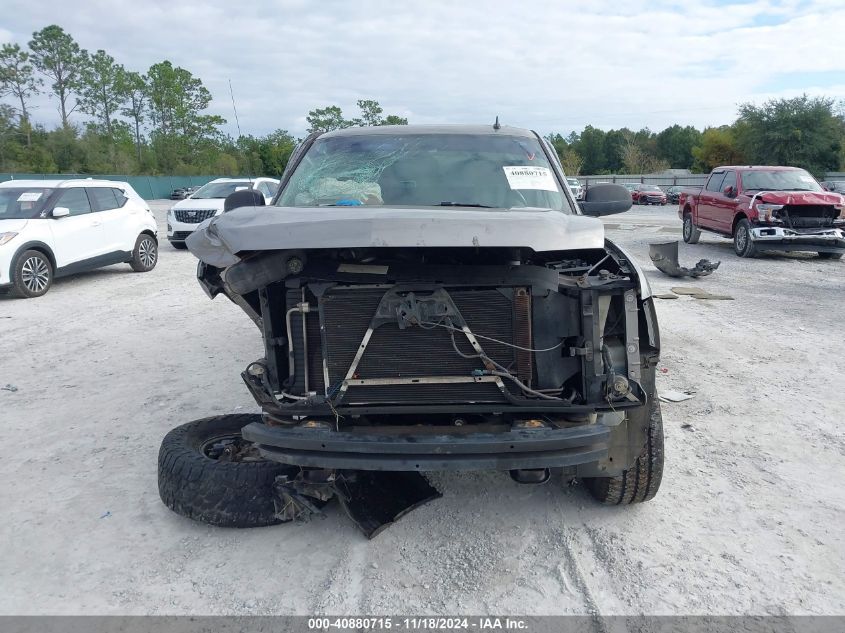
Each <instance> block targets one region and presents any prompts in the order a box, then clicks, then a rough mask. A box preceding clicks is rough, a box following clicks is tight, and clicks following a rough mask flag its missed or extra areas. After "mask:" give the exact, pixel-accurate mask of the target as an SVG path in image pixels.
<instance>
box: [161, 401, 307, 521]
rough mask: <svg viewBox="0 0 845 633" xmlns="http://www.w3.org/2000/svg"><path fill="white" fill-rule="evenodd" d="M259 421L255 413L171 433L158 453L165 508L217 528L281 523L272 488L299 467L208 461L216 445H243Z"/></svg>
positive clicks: (204, 421)
mask: <svg viewBox="0 0 845 633" xmlns="http://www.w3.org/2000/svg"><path fill="white" fill-rule="evenodd" d="M260 421H261V416H260V415H255V414H233V415H218V416H214V417H211V418H203V419H201V420H196V421H194V422H189V423H188V424H183V425H182V426H178V427H176V428H175V429H173V430H172V431H170V433H168V434H167V435H166V436H165V437H164V440H163V441H162V443H161V449H159V452H158V493H159V496H160V497H161V500H162V501H163V502H164V505H166V506H167V507H168V508H170V509H171V510H173V511H174V512H175V513H176V514H180V515H182V516H184V517H187V518H189V519H194V520H196V521H202V522H203V523H208V524H209V525H216V526H218V527H234V528H248V527H263V526H265V525H274V524H276V523H281V521H280V520H279V519H277V518H276V516H275V513H276V509H275V504H274V491H273V483H274V481H275V479H276V477H277V476H278V475H284V474H291V475H292V474H295V473H296V472H298V471H299V468H298V467H296V466H288V465H285V464H279V463H277V462H272V461H265V460H260V459H254V461H222V460H219V459H216V458H214V457H211V456H209V454H212V455H213V454H215V452H216V451H215V448H214V447H215V445H217V446H219V445H220V444H219V443H220V442H225V441H230V440H231V441H236V442H237V441H239V440H240V438H241V429H242V428H243V427H244V426H246V425H247V424H249V423H251V422H260ZM251 459H252V458H251Z"/></svg>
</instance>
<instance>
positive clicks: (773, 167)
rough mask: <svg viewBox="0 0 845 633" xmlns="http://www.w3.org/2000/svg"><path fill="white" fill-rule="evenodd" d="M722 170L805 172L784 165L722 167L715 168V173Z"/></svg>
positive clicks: (799, 168) (798, 168)
mask: <svg viewBox="0 0 845 633" xmlns="http://www.w3.org/2000/svg"><path fill="white" fill-rule="evenodd" d="M720 169H733V170H735V171H755V170H757V171H798V170H803V168H801V167H787V166H784V165H722V166H721V167H714V168H713V171H718V170H720Z"/></svg>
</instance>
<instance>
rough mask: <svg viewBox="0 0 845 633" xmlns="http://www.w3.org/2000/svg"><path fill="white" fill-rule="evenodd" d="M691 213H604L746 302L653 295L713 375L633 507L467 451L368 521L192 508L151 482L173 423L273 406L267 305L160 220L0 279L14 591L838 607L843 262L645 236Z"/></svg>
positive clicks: (666, 334)
mask: <svg viewBox="0 0 845 633" xmlns="http://www.w3.org/2000/svg"><path fill="white" fill-rule="evenodd" d="M153 206H154V208H155V209H156V212H157V216H158V218H159V221H160V223H161V222H163V217H164V212H165V210H166V209H167V207H168V206H169V205H168V203H167V202H164V201H162V202H157V203H154V205H153ZM673 210H674V209H673V208H670V207H664V208H662V209H661V208H649V209H645V210H644V209H637V208H635V210H633V211H631V212H628V213H627V214H622V215H618V216H610V217H608V218H606V224H607V225H608V227H609V231H608V234H609V236H610V237H611V238H612V239H614V240H617V241H618V242H619V243H620V244H621V245H622V246H623V247H626V248H628V249H630V251H631V252H632V253H633V254H634V255H635V256H636V257H637V258H638V259H639V260H640V262H642V263H643V265H644V267H645V268H646V270H647V271H648V276H649V278H650V280H651V283H652V286H653V288H654V290H655V292H658V293H659V292H665V291H667V290H668V289H669V288H670V287H672V286H678V285H696V286H700V287H703V288H706V289H708V290H711V291H713V292H716V293H720V294H728V295H731V296H733V297H734V298H735V300H734V301H704V300H698V299H692V298H689V297H683V298H679V299H677V300H659V301H658V302H657V304H658V310H659V316H660V325H661V331H662V340H663V350H664V351H663V357H662V362H661V364H660V368H661V371H660V373H659V382H658V386H659V388H662V389H664V390H665V389H675V390H686V389H691V390H695V397H694V398H693V399H691V400H688V401H686V402H683V403H679V404H668V403H667V404H664V405H663V414H664V420H665V425H666V429H665V433H666V446H667V448H666V456H667V457H666V459H667V463H666V471H665V475H664V479H663V486H662V488H661V491H660V493H659V494H658V496H657V497H656V498H655V499H654V500H653V501H652V502H650V503H647V504H644V505H642V506H638V507H630V508H616V507H612V508H607V507H603V506H599V505H598V504H596V503H595V502H593V501H592V500H591V499H590V497H589V496H588V495H587V493H586V491H585V490H584V489H583V488H582V487H581V486H579V485H576V486H573V487H569V488H566V489H564V488H563V487H562V486H561V484H560V481H559V480H558V481H556V480H554V479H553V480H552V481H551V482H550V483H548V484H546V485H544V486H519V485H517V484H515V483H513V482H512V481H511V480H510V479H509V477H508V476H507V474H505V473H496V472H478V473H464V474H453V473H448V474H435V475H432V476H431V479H432V481H433V482H434V483H435V484H436V485H437V486H438V487H439V488H440V489H441V490H442V492H443V498H442V499H439V500H437V501H435V502H433V503H431V504H429V505H427V506H425V507H423V508H421V509H418V510H416V511H414V512H413V513H411V514H409V515H408V516H406V517H405V518H403V519H402V520H401V521H400V522H399V523H397V524H396V525H394V526H392V527H390V528H389V529H388V530H386V531H385V532H383V533H382V534H381V535H379V536H378V537H377V538H376V539H375V540H373V541H367V540H366V539H365V538H364V537H363V536H362V535H361V534H360V533H359V532H358V531H357V530H356V528H355V527H354V526H353V525H352V524H351V522H350V521H349V520H348V519H347V518H346V517H345V515H344V514H343V513H342V512H341V510H340V509H339V508H338V507H337V506H334V505H333V506H330V507H329V508H328V512H327V516H326V518H324V519H317V520H314V521H311V522H310V523H307V524H296V525H283V526H276V527H271V528H262V529H254V530H244V531H236V530H227V529H216V528H210V527H206V526H204V525H200V524H198V523H193V522H191V521H189V520H187V519H183V518H182V517H179V516H177V515H176V514H174V513H172V512H171V511H169V510H168V509H167V508H165V507H164V505H162V503H161V502H160V500H159V498H158V491H157V487H156V456H157V452H158V447H159V442H160V441H161V438H162V437H163V436H164V434H165V433H166V432H167V431H168V430H170V428H171V427H173V426H175V425H178V424H181V423H183V422H186V421H189V420H192V419H194V418H198V417H202V416H206V415H211V414H216V413H226V412H235V411H253V410H256V407H255V405H254V403H253V400H252V398H251V397H250V396H249V394H248V393H247V391H246V389H245V388H244V386H243V384H242V383H241V380H240V377H239V374H240V372H241V371H242V370H243V368H244V367H245V366H246V364H247V363H248V362H249V361H251V360H253V359H254V358H257V357H259V356H260V355H261V353H262V345H261V339H260V337H259V333H258V331H257V329H256V328H255V327H254V326H253V325H252V323H251V322H250V321H249V319H248V318H247V317H246V316H245V315H244V314H243V313H242V312H241V311H240V310H239V309H237V308H236V307H234V306H233V305H231V304H230V303H229V302H228V301H226V300H225V299H223V298H220V299H218V300H216V301H213V302H212V301H209V300H208V299H207V297H206V296H205V295H204V294H203V293H202V291H201V290H200V288H199V286H198V285H197V283H196V280H195V278H194V273H195V267H196V260H195V259H194V257H193V256H192V255H191V254H190V253H188V252H186V251H176V250H174V249H173V248H171V247H170V245H169V244H168V243H167V242H166V241H164V243H163V244H162V247H161V256H160V261H159V265H158V267H157V268H156V269H155V270H154V271H153V272H151V273H149V274H134V273H132V272H130V270H129V267H128V266H126V265H121V266H113V267H110V268H106V269H103V270H100V271H96V272H91V273H88V274H83V275H78V276H75V277H72V278H69V279H63V280H59V281H57V282H56V284H55V286H54V287H53V289H52V290H51V291H50V292H49V293H48V294H47V295H46V296H45V297H43V298H41V299H36V300H27V301H23V300H13V299H8V298H5V297H4V298H0V359H2V361H0V387H2V386H3V385H6V384H7V383H8V384H10V385H13V386H14V387H16V388H17V391H9V390H0V420H2V423H0V428H1V429H2V437H3V440H4V441H3V448H4V455H3V457H2V459H0V478H2V481H3V484H2V487H0V507H2V509H3V520H2V521H0V542H2V543H3V545H4V547H3V551H2V554H0V563H1V564H0V586H1V587H3V591H2V592H0V614H246V613H254V614H309V613H338V614H358V613H375V614H379V613H392V614H399V613H409V612H410V613H443V614H459V613H467V614H478V613H489V612H495V613H519V614H570V613H580V614H583V613H595V612H598V613H602V614H639V613H646V614H843V613H845V575H843V574H842V570H843V569H845V543H843V536H844V535H845V530H843V529H842V526H843V524H845V486H843V485H842V482H843V478H845V429H843V422H845V401H844V400H843V392H842V386H843V385H845V336H843V323H845V314H844V313H843V308H845V301H843V296H845V261H836V262H830V261H821V260H818V259H817V258H814V257H809V256H806V257H805V256H770V257H766V258H764V259H756V260H742V259H739V258H737V257H735V256H734V254H733V252H732V250H731V246H730V243H729V242H728V241H727V240H723V239H721V238H716V237H713V236H707V235H705V237H703V239H702V242H701V243H700V244H699V245H697V246H687V245H683V244H682V246H681V260H682V262H685V263H688V264H693V263H695V261H697V260H698V259H699V258H702V257H706V258H709V259H721V260H722V266H721V268H720V269H719V270H718V271H717V272H716V273H715V274H713V275H712V277H709V278H707V279H702V280H697V281H696V282H695V283H694V284H692V283H686V284H685V283H684V282H682V281H678V280H672V279H669V278H668V277H665V276H663V275H662V274H661V273H659V272H657V271H656V270H655V269H654V267H653V266H652V265H651V262H650V261H649V260H648V256H647V248H648V246H647V245H648V242H650V241H659V240H670V239H671V240H674V239H680V221H679V220H678V219H677V217H675V215H674V213H673ZM162 228H163V225H162ZM160 235H162V236H163V235H164V232H163V230H162V232H161V233H160Z"/></svg>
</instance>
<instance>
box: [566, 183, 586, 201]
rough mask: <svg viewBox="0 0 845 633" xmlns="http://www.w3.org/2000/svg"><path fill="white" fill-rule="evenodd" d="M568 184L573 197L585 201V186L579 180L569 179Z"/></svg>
mask: <svg viewBox="0 0 845 633" xmlns="http://www.w3.org/2000/svg"><path fill="white" fill-rule="evenodd" d="M566 184H567V185H568V186H569V191H571V192H572V197H573V198H575V199H576V200H583V199H584V186H583V185H582V184H581V181H580V180H578V179H577V178H567V179H566Z"/></svg>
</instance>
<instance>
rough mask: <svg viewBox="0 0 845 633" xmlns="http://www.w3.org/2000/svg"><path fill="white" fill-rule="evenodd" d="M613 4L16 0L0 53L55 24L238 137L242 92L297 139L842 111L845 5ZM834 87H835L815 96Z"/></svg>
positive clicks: (823, 0)
mask: <svg viewBox="0 0 845 633" xmlns="http://www.w3.org/2000/svg"><path fill="white" fill-rule="evenodd" d="M618 4H621V3H617V2H614V1H613V0H598V1H596V2H589V1H586V0H574V1H569V2H556V1H554V0H534V1H533V2H530V3H513V2H495V1H494V2H490V1H488V2H481V1H477V0H476V1H464V2H456V1H455V0H430V1H429V2H425V3H417V4H416V5H413V6H411V5H406V4H405V3H399V2H394V1H390V2H388V1H384V0H361V1H359V2H355V3H345V2H339V1H324V2H321V3H311V2H307V1H305V0H287V1H284V2H266V1H264V2H261V1H259V2H252V3H229V2H224V1H223V0H212V1H209V2H205V3H200V2H191V1H190V0H187V1H183V2H180V3H174V2H164V1H163V0H153V1H150V2H145V3H136V2H131V1H129V0H114V1H106V0H102V1H84V0H81V1H80V2H78V3H76V4H75V6H74V11H72V12H71V11H68V12H66V13H63V14H58V15H55V16H52V17H49V18H45V12H44V11H43V7H38V6H37V5H36V3H31V2H26V1H24V0H12V1H11V2H9V1H7V3H6V5H7V6H6V8H5V10H4V15H5V20H4V22H5V23H6V24H5V25H4V28H5V31H4V30H0V39H2V40H9V39H11V40H14V41H18V42H20V43H22V44H24V43H25V42H26V41H28V39H29V37H30V34H31V32H32V31H33V30H36V29H39V28H41V27H42V26H45V25H46V24H48V23H50V22H57V23H59V24H61V25H62V26H63V27H64V28H65V29H66V30H68V31H69V32H70V33H71V34H72V35H73V36H74V37H75V38H76V39H77V40H78V41H79V43H80V44H81V45H82V46H83V47H85V48H88V49H89V50H94V49H97V48H104V49H106V50H107V51H108V52H109V53H111V54H112V55H113V56H114V57H115V58H117V59H118V60H119V61H120V62H122V63H123V64H124V65H126V66H127V67H128V68H132V69H136V70H144V69H146V68H148V67H149V66H150V65H151V64H153V63H155V62H158V61H161V60H162V59H170V60H171V61H172V62H173V63H175V64H177V65H180V66H183V67H185V68H187V69H188V70H190V71H192V72H193V73H194V74H195V75H197V76H199V77H200V78H201V79H202V80H203V81H204V82H205V84H206V86H207V87H208V88H209V89H210V90H211V91H212V94H213V95H214V97H215V100H214V103H213V108H212V109H213V111H214V112H215V113H219V114H221V115H223V116H224V117H226V118H227V119H229V121H230V124H229V125H228V126H227V129H228V131H230V132H231V133H234V132H235V127H234V117H233V116H232V111H231V101H230V98H229V94H228V80H229V79H230V78H231V80H232V84H233V87H234V90H235V96H236V98H237V102H238V113H239V115H240V120H241V127H242V129H243V130H244V132H251V133H265V132H269V131H271V130H273V129H275V128H286V129H289V130H290V131H291V132H293V133H296V134H301V133H303V132H304V128H305V119H304V117H305V114H306V113H307V112H308V111H309V110H311V109H313V108H315V107H321V106H324V105H329V104H338V105H341V106H342V107H343V108H344V110H345V111H346V112H347V114H348V115H351V114H353V113H354V110H355V108H354V104H355V101H356V100H357V99H360V98H375V99H378V100H379V101H380V102H381V104H382V106H383V107H384V108H385V111H386V112H388V113H399V114H402V115H403V116H407V117H408V118H409V119H410V120H411V121H412V122H419V123H425V122H487V121H492V120H493V118H494V117H495V116H496V115H497V114H498V115H499V116H500V117H501V119H502V121H503V122H507V123H510V124H515V125H524V126H528V127H533V128H535V129H537V130H538V131H540V132H543V133H545V132H548V131H552V130H558V131H563V132H565V131H568V130H570V129H580V128H582V127H583V126H584V125H586V124H588V123H592V124H594V125H599V126H602V127H620V126H623V125H626V126H628V127H632V128H639V127H643V126H648V127H650V128H652V129H661V128H663V127H665V126H666V125H670V124H672V123H676V122H677V123H681V124H693V125H697V126H703V125H711V124H721V123H727V122H730V121H731V120H732V119H733V118H734V116H735V113H736V105H737V104H738V103H741V102H745V101H753V100H760V99H762V98H764V97H770V96H779V95H781V94H784V95H786V94H794V93H796V92H797V93H800V92H802V90H807V91H808V92H811V93H825V94H830V95H831V96H838V97H845V94H843V89H842V84H843V83H845V57H843V56H842V55H841V44H840V42H841V37H842V33H845V6H843V5H842V4H841V2H837V1H835V0H810V1H809V2H803V1H799V0H787V1H783V2H778V1H776V0H752V1H751V2H742V3H737V4H731V5H723V6H713V5H711V4H709V3H707V5H705V4H704V3H699V2H693V1H683V2H682V1H680V0H649V1H646V0H633V1H632V2H626V3H625V4H624V7H618V6H617V5H618ZM708 5H709V6H708ZM822 71H823V72H827V73H832V74H834V75H837V74H838V78H836V79H835V80H834V81H833V82H832V85H830V86H825V85H821V86H820V85H819V80H818V77H817V73H818V72H822ZM786 73H789V85H788V86H784V87H783V89H779V88H778V86H779V81H780V79H781V78H782V77H783V76H784V74H786ZM813 73H816V74H813ZM802 74H807V80H806V85H803V84H802V79H801V77H802ZM40 106H41V107H40V108H39V109H38V110H37V111H36V117H37V118H38V119H40V120H42V121H45V122H49V123H54V122H55V121H56V119H57V115H56V114H55V112H54V110H55V104H54V103H48V102H46V101H44V100H43V99H42V100H41V102H40Z"/></svg>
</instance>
